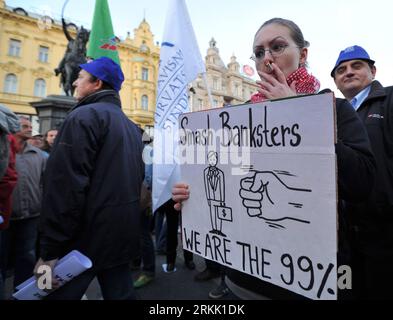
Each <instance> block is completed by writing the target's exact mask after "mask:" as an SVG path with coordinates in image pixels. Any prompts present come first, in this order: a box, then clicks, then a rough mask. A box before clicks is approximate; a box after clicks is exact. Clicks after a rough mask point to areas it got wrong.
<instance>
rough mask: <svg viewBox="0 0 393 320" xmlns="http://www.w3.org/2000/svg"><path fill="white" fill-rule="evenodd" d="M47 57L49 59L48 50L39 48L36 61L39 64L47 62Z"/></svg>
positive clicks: (42, 47)
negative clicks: (39, 62)
mask: <svg viewBox="0 0 393 320" xmlns="http://www.w3.org/2000/svg"><path fill="white" fill-rule="evenodd" d="M48 57H49V48H48V47H44V46H40V49H39V52H38V60H39V61H41V62H48Z"/></svg>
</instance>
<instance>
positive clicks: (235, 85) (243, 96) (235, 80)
mask: <svg viewBox="0 0 393 320" xmlns="http://www.w3.org/2000/svg"><path fill="white" fill-rule="evenodd" d="M216 44H217V43H216V41H215V40H214V39H212V40H211V41H210V43H209V49H208V50H207V56H206V58H205V61H206V78H207V84H208V86H209V88H210V90H211V94H212V100H213V102H212V103H211V102H210V99H209V96H208V92H207V89H206V85H205V81H204V79H203V78H202V76H199V77H198V78H197V79H196V80H195V81H194V82H193V83H192V86H191V88H190V93H189V94H190V107H191V110H192V111H200V110H206V109H210V108H219V107H222V106H224V105H227V104H231V105H237V104H242V103H244V102H246V101H247V100H249V99H250V97H251V95H252V94H254V93H255V92H257V85H256V82H255V80H253V79H251V78H248V77H246V76H244V75H243V74H242V73H241V70H240V64H239V63H238V62H237V61H236V57H235V56H232V57H231V61H230V62H229V64H228V65H227V66H225V64H224V62H223V61H222V59H221V57H220V54H219V49H218V48H217V46H216ZM212 104H213V105H212Z"/></svg>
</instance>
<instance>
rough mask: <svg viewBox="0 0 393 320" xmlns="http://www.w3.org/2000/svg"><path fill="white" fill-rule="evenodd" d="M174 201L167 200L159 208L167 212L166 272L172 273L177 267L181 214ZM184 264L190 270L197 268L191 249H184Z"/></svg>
mask: <svg viewBox="0 0 393 320" xmlns="http://www.w3.org/2000/svg"><path fill="white" fill-rule="evenodd" d="M174 204H175V203H174V202H173V200H172V199H170V200H168V201H167V202H165V203H164V204H163V205H162V206H161V207H160V208H158V209H157V210H161V211H162V212H164V213H165V216H166V221H167V234H166V261H167V265H166V272H168V273H171V272H174V271H175V269H176V257H177V245H178V230H179V222H180V219H179V214H178V213H177V212H176V210H175V209H174ZM183 256H184V264H185V266H186V268H188V269H189V270H194V269H195V263H194V261H193V254H192V253H191V252H190V251H187V250H184V249H183Z"/></svg>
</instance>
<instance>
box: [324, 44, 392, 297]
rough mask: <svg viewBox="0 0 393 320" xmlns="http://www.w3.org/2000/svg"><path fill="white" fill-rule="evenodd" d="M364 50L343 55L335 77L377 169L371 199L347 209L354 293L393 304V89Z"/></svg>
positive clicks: (345, 52)
mask: <svg viewBox="0 0 393 320" xmlns="http://www.w3.org/2000/svg"><path fill="white" fill-rule="evenodd" d="M375 74H376V67H375V66H374V61H373V60H371V59H370V56H369V55H368V53H367V52H366V50H364V49H363V48H362V47H359V46H352V47H349V48H346V49H344V50H343V51H341V53H340V55H339V57H338V59H337V62H336V65H335V66H334V68H333V70H332V73H331V76H332V77H333V78H334V81H335V83H336V85H337V88H338V89H339V90H340V91H341V92H342V94H343V95H344V96H345V98H346V99H347V100H348V101H349V102H350V103H351V104H352V106H353V108H354V109H355V110H356V111H357V114H358V115H359V117H360V118H361V120H362V121H363V123H364V125H365V127H366V129H367V133H368V136H369V138H370V143H371V147H372V149H373V152H374V155H375V159H376V163H377V175H376V183H375V185H374V188H373V191H372V194H371V196H370V197H369V198H368V200H367V201H364V202H363V203H361V204H356V205H355V204H353V203H347V208H348V212H349V213H350V216H349V217H350V219H351V251H352V253H353V258H354V259H353V263H352V264H353V266H352V267H353V277H354V282H353V283H354V291H355V293H356V295H357V296H358V297H359V298H363V299H380V298H383V299H392V298H393V290H392V288H393V273H392V270H393V87H386V88H384V87H383V86H382V85H381V84H380V83H379V82H378V81H375V80H374V78H375Z"/></svg>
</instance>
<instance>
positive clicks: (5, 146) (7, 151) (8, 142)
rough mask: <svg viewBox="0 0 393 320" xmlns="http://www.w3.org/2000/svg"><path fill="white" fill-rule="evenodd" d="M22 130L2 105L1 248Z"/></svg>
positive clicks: (0, 295)
mask: <svg viewBox="0 0 393 320" xmlns="http://www.w3.org/2000/svg"><path fill="white" fill-rule="evenodd" d="M19 130H20V124H19V119H18V117H17V116H16V114H15V113H13V112H12V111H11V110H10V109H8V108H7V107H5V106H3V105H0V248H1V238H2V232H3V230H5V229H7V228H8V225H9V219H10V216H11V210H12V192H13V190H14V188H15V186H16V182H17V179H18V174H17V172H16V168H15V161H16V160H15V158H16V152H17V147H18V146H17V143H16V140H15V138H14V136H13V134H14V133H16V132H18V131H19ZM2 274H3V271H2V269H1V263H0V300H4V299H5V293H4V279H3V276H2Z"/></svg>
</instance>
